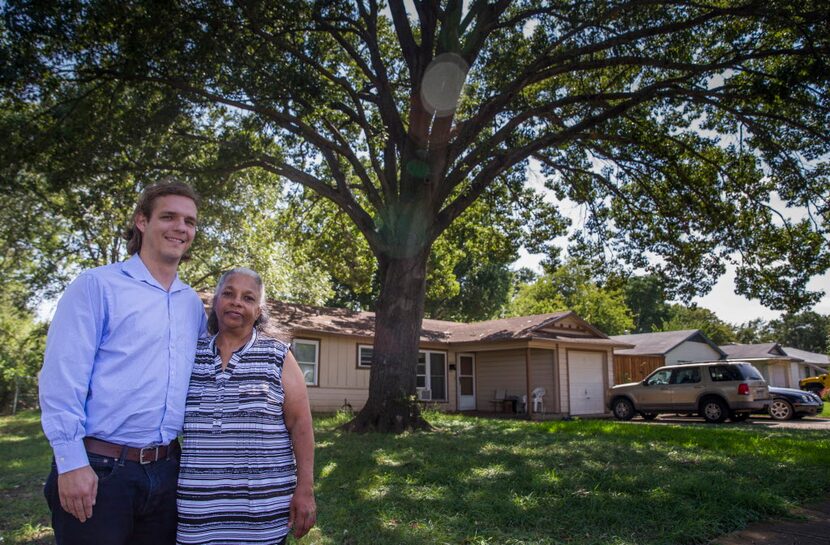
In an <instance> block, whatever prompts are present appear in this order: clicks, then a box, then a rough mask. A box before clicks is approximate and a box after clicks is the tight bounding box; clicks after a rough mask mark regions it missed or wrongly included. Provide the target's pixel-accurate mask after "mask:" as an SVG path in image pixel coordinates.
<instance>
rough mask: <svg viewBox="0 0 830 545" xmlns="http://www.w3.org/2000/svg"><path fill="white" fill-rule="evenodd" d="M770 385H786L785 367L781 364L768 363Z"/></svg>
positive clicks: (783, 386)
mask: <svg viewBox="0 0 830 545" xmlns="http://www.w3.org/2000/svg"><path fill="white" fill-rule="evenodd" d="M769 370H770V381H769V385H770V386H778V387H779V388H786V387H787V369H786V367H784V366H783V365H770V366H769Z"/></svg>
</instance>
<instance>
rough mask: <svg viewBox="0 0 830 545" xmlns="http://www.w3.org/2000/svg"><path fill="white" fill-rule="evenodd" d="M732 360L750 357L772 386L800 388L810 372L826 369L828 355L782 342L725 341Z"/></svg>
mask: <svg viewBox="0 0 830 545" xmlns="http://www.w3.org/2000/svg"><path fill="white" fill-rule="evenodd" d="M720 348H721V350H723V351H724V352H726V354H727V359H728V360H730V361H748V362H750V363H752V364H753V365H754V366H755V367H757V368H758V370H759V371H760V372H761V374H762V375H764V379H766V381H767V383H769V385H770V386H778V387H780V388H798V381H799V380H801V379H802V378H804V377H807V376H815V375H817V374H821V373H825V372H826V371H825V370H824V369H826V367H822V363H824V364H825V365H826V362H827V361H828V358H827V356H825V355H823V354H816V353H814V352H807V351H806V350H799V349H797V348H789V347H783V346H781V345H780V344H778V343H774V342H773V343H759V344H737V343H736V344H726V345H721V347H720Z"/></svg>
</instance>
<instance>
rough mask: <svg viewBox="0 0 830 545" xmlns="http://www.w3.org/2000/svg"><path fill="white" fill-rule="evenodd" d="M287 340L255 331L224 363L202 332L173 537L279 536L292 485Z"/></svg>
mask: <svg viewBox="0 0 830 545" xmlns="http://www.w3.org/2000/svg"><path fill="white" fill-rule="evenodd" d="M287 350H288V347H287V346H286V345H285V344H283V343H281V342H279V341H276V340H274V339H270V338H267V337H264V336H262V335H261V334H258V333H257V332H256V331H254V334H253V336H252V337H251V340H250V341H249V342H248V343H247V344H246V345H245V346H244V347H242V348H241V349H240V350H238V351H237V352H235V353H234V354H233V356H231V359H230V361H229V362H228V366H227V367H226V369H225V370H224V371H223V370H222V361H221V358H220V357H219V354H218V352H217V350H216V347H215V337H212V338H208V339H202V340H200V341H199V345H198V347H197V351H196V362H195V364H194V367H193V374H192V375H191V378H190V389H189V391H188V394H187V405H186V408H185V417H184V444H183V447H182V459H181V468H180V473H179V488H178V501H177V504H178V509H179V525H178V532H177V536H176V541H177V543H179V544H182V545H184V544H197V543H198V544H200V545H206V544H211V545H220V544H228V545H231V544H233V545H238V544H243V543H257V544H276V543H281V542H282V540H283V538H284V537H285V536H286V535H287V533H288V528H287V524H288V512H289V503H290V501H291V496H292V494H293V492H294V488H295V486H296V466H295V461H294V451H293V449H292V445H291V439H290V437H289V435H288V430H287V429H286V427H285V421H284V419H283V400H284V392H283V388H282V365H283V360H284V357H285V354H286V351H287Z"/></svg>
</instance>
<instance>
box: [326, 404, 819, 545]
mask: <svg viewBox="0 0 830 545" xmlns="http://www.w3.org/2000/svg"><path fill="white" fill-rule="evenodd" d="M435 424H436V431H435V432H433V433H418V434H408V435H402V436H394V437H393V436H385V435H377V434H366V435H353V434H340V433H336V432H328V431H323V432H322V433H319V434H318V437H320V438H321V439H323V441H322V442H321V446H320V447H319V448H318V455H317V465H318V469H319V472H320V476H319V478H318V481H317V494H318V501H319V502H320V513H321V515H320V537H319V538H318V539H319V541H314V543H343V544H347V543H348V544H352V543H354V544H356V543H373V544H385V543H388V544H413V545H414V544H423V543H482V544H483V543H513V544H520V543H527V544H530V543H534V544H553V543H570V544H586V545H587V544H600V543H603V544H609V543H617V544H624V543H631V544H634V543H636V544H639V545H642V544H650V543H653V544H657V543H677V544H683V543H700V542H703V541H705V540H707V539H709V538H712V537H714V536H716V535H719V534H721V533H724V532H727V531H730V530H734V529H736V528H740V527H742V526H743V525H745V524H746V523H747V522H749V521H751V520H756V519H758V518H761V517H764V516H770V515H782V514H785V513H786V510H787V508H788V506H789V505H790V504H791V502H793V501H795V500H798V499H799V498H800V497H801V496H803V497H809V495H810V494H812V493H818V492H819V490H820V488H821V486H822V484H820V483H816V482H814V483H813V484H812V489H811V490H809V491H806V490H804V489H803V486H804V483H805V482H806V481H808V480H810V477H809V472H810V471H816V470H817V469H818V468H819V467H820V465H819V464H820V460H821V459H822V457H823V460H825V461H826V459H827V456H828V454H830V446H828V445H827V444H826V443H825V444H824V445H823V446H822V447H820V448H818V449H817V451H815V452H814V453H813V454H811V455H810V454H808V455H807V456H805V457H804V458H800V457H794V456H791V454H792V452H790V451H791V450H792V449H797V448H798V447H799V445H803V442H800V441H799V440H797V439H796V438H790V437H787V436H786V434H785V435H782V436H778V437H770V436H769V434H743V433H742V432H735V431H730V430H726V431H727V432H726V433H724V431H723V430H717V429H714V428H703V427H701V428H699V429H692V430H688V429H679V428H678V429H674V428H665V429H664V428H661V430H660V431H658V432H656V433H655V432H654V431H653V428H649V429H643V428H639V427H633V426H628V427H626V426H624V425H619V424H616V423H608V422H567V423H566V422H560V423H550V424H542V423H529V422H516V421H502V420H484V419H481V420H475V419H463V418H457V419H456V418H452V417H446V418H442V419H440V421H438V422H436V423H435ZM781 453H784V458H785V459H784V460H781V459H780V458H779V457H778V456H780V455H781ZM828 481H830V479H828V478H826V477H825V478H823V482H824V485H825V486H826V485H827V484H830V482H828ZM793 487H802V488H801V489H800V491H799V492H797V493H798V494H800V495H801V496H798V497H796V496H793V493H794V489H793Z"/></svg>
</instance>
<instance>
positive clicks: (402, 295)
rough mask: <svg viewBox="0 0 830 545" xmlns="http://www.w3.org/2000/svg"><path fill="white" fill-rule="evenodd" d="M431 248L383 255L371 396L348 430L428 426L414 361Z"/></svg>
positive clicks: (404, 428)
mask: <svg viewBox="0 0 830 545" xmlns="http://www.w3.org/2000/svg"><path fill="white" fill-rule="evenodd" d="M428 255H429V248H426V249H424V250H423V251H421V252H420V253H418V254H417V255H415V256H411V257H391V256H381V257H379V259H378V261H379V265H380V273H381V289H380V296H379V298H378V302H377V306H376V308H375V313H376V317H375V344H374V350H373V357H372V370H371V374H370V378H369V399H368V401H367V402H366V405H365V406H364V407H363V409H362V410H361V411H360V412H359V413H358V414H357V416H355V418H354V419H353V420H351V421H350V422H348V423H346V424H345V425H343V429H345V430H348V431H356V432H367V431H378V432H391V433H401V432H404V431H408V430H423V429H429V428H430V426H429V424H428V423H427V422H426V420H424V419H423V417H422V416H421V412H420V408H419V406H418V402H417V400H416V399H415V366H416V363H417V361H418V345H419V340H420V336H421V322H422V320H423V316H424V295H425V291H426V268H427V257H428Z"/></svg>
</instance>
